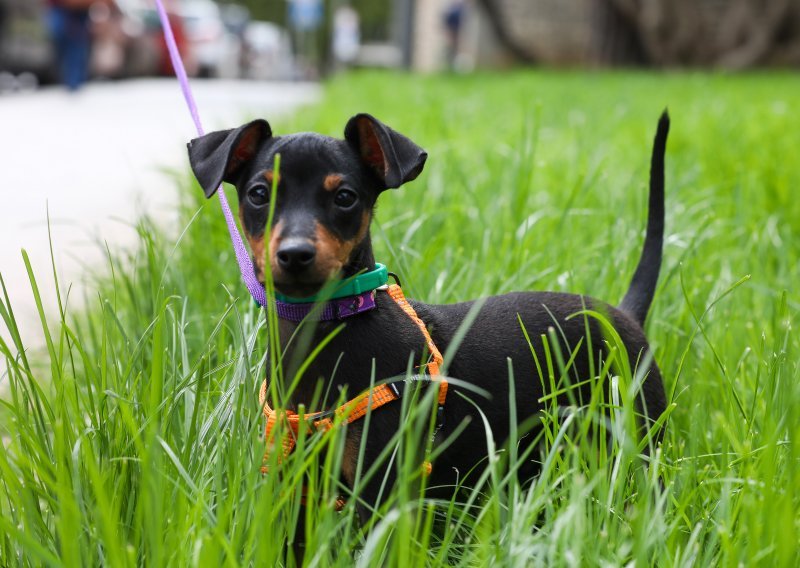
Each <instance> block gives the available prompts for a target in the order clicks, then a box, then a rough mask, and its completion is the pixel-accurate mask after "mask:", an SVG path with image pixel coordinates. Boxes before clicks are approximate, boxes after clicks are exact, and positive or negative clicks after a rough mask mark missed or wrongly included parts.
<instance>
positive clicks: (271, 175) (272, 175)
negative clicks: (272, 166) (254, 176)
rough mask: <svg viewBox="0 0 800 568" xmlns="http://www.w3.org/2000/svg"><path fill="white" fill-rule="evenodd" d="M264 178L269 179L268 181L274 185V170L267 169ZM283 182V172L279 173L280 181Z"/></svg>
mask: <svg viewBox="0 0 800 568" xmlns="http://www.w3.org/2000/svg"><path fill="white" fill-rule="evenodd" d="M264 179H265V180H267V183H268V184H269V185H270V186H272V181H273V179H274V174H273V172H272V170H267V171H266V172H264ZM280 182H281V174H278V183H280Z"/></svg>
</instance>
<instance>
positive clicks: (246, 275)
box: [156, 0, 267, 306]
mask: <svg viewBox="0 0 800 568" xmlns="http://www.w3.org/2000/svg"><path fill="white" fill-rule="evenodd" d="M156 9H157V10H158V17H159V18H160V19H161V27H162V29H163V30H164V39H165V40H166V42H167V49H168V51H169V58H170V60H171V61H172V68H173V69H174V70H175V76H176V77H177V79H178V82H179V83H180V85H181V91H183V98H184V99H185V100H186V104H187V106H188V107H189V112H190V113H191V115H192V120H193V121H194V125H195V127H196V128H197V135H198V136H203V134H205V132H204V130H203V125H202V124H201V123H200V114H199V113H198V111H197V104H196V103H195V100H194V96H193V95H192V89H191V87H190V86H189V77H188V76H187V75H186V68H185V67H184V66H183V60H181V54H180V52H179V51H178V44H177V43H176V42H175V35H174V34H173V33H172V25H171V24H170V23H169V17H168V16H167V11H166V10H165V9H164V4H163V2H162V0H156ZM217 195H218V196H219V204H220V207H222V214H223V215H225V221H226V222H227V224H228V232H229V233H230V235H231V242H232V243H233V251H234V253H235V254H236V262H238V263H239V270H240V271H241V273H242V280H243V281H244V284H245V286H247V289H248V290H249V291H250V295H252V296H253V299H254V300H255V301H256V302H257V303H258V304H259V305H260V306H265V305H266V304H267V296H266V292H265V291H264V287H263V286H261V283H260V282H259V281H258V279H257V278H256V276H255V271H254V270H253V261H252V260H250V254H249V253H248V252H247V248H246V247H245V246H244V241H242V235H241V234H240V233H239V229H238V228H237V226H236V221H235V220H234V218H233V213H232V212H231V208H230V206H229V205H228V200H227V198H226V197H225V192H224V191H223V190H222V186H221V185H220V186H219V188H217Z"/></svg>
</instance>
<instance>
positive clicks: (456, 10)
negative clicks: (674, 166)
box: [442, 0, 464, 71]
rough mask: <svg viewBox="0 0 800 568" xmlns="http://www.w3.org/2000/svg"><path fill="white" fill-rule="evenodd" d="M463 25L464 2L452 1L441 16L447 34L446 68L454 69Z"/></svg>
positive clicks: (460, 0)
mask: <svg viewBox="0 0 800 568" xmlns="http://www.w3.org/2000/svg"><path fill="white" fill-rule="evenodd" d="M463 23H464V1H463V0H452V1H451V2H450V3H449V5H448V6H447V9H446V10H445V11H444V14H442V24H444V28H445V31H446V33H447V66H448V67H449V68H450V70H451V71H453V70H455V69H456V66H457V63H458V52H459V49H460V45H461V28H462V25H463Z"/></svg>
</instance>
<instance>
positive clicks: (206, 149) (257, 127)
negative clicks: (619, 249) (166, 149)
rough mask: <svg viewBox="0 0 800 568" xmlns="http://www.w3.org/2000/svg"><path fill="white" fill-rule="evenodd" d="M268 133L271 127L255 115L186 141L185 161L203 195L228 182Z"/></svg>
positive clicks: (267, 136)
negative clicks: (249, 119)
mask: <svg viewBox="0 0 800 568" xmlns="http://www.w3.org/2000/svg"><path fill="white" fill-rule="evenodd" d="M270 136H272V130H271V129H270V127H269V124H268V123H267V121H266V120H263V119H258V120H254V121H253V122H248V123H247V124H245V125H243V126H240V127H239V128H233V129H231V130H219V131H217V132H209V133H208V134H206V135H205V136H201V137H200V138H195V139H194V140H192V141H191V142H189V144H187V146H188V148H189V164H191V166H192V171H193V172H194V175H195V177H196V178H197V181H199V182H200V186H201V187H202V188H203V191H204V192H205V194H206V197H211V196H212V195H214V193H215V192H216V191H217V188H218V187H219V185H220V184H221V183H222V182H223V181H227V182H230V181H231V180H232V179H233V178H234V177H235V175H236V173H237V172H238V171H239V169H240V168H241V167H242V166H243V165H244V164H245V163H246V162H248V161H249V160H252V159H253V156H255V154H256V152H257V151H258V148H259V146H261V143H262V142H263V141H264V140H266V139H267V138H269V137H270Z"/></svg>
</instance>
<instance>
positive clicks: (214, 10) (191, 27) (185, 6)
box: [176, 0, 242, 78]
mask: <svg viewBox="0 0 800 568" xmlns="http://www.w3.org/2000/svg"><path fill="white" fill-rule="evenodd" d="M176 12H177V14H178V15H179V16H180V19H181V22H182V24H183V29H184V33H185V36H186V43H187V47H188V49H189V51H190V52H191V54H192V56H193V57H194V60H195V62H196V65H197V75H199V76H201V77H215V78H235V77H239V76H240V58H241V50H242V44H241V41H240V40H239V38H238V37H237V36H236V34H234V33H231V32H230V31H229V30H228V28H227V27H226V26H225V22H224V21H223V19H222V13H221V11H220V8H219V6H218V5H217V4H215V3H214V2H212V1H211V0H183V1H182V2H180V4H178V5H177V7H176Z"/></svg>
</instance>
